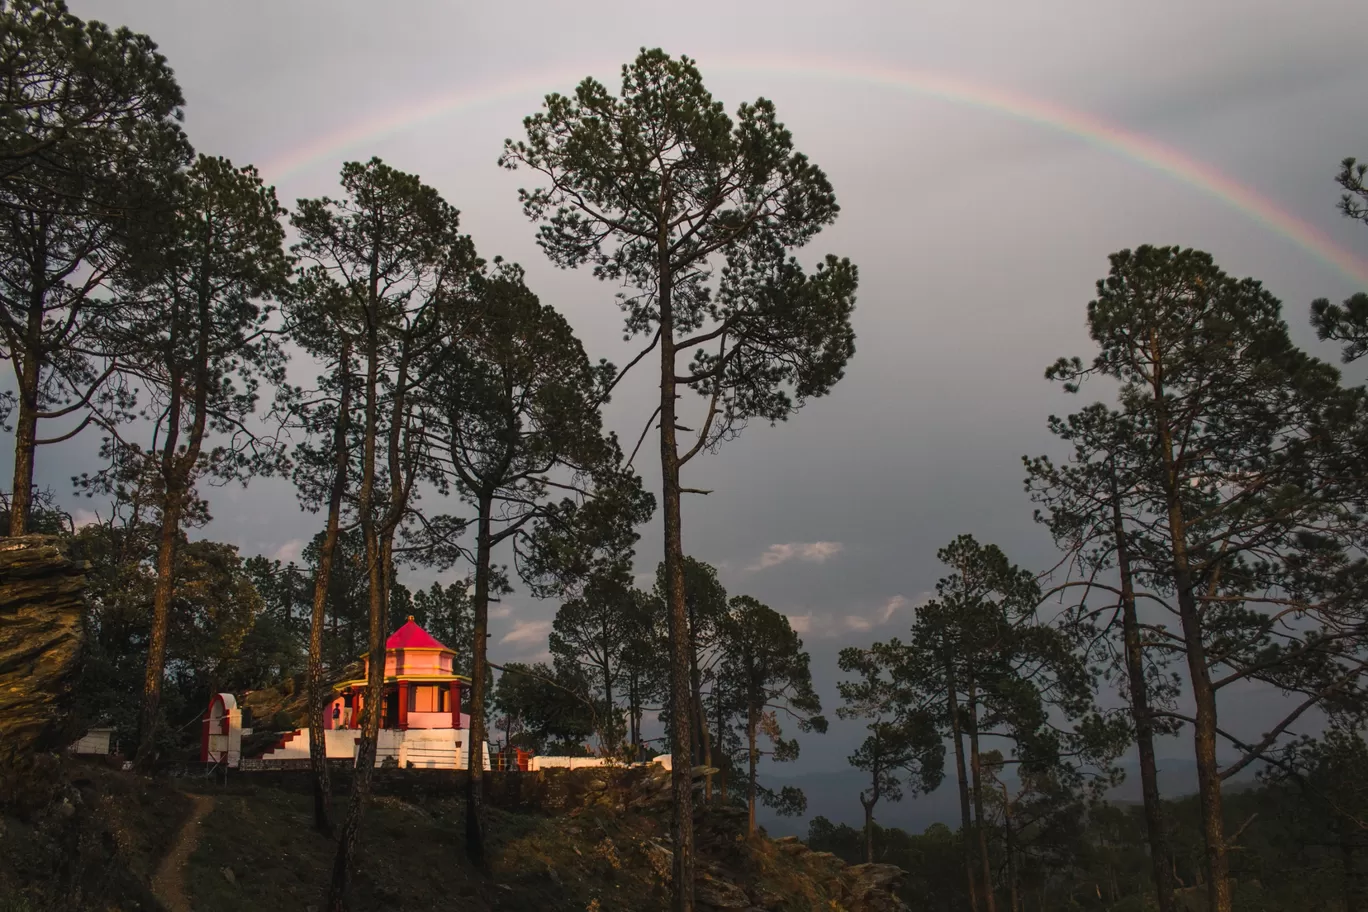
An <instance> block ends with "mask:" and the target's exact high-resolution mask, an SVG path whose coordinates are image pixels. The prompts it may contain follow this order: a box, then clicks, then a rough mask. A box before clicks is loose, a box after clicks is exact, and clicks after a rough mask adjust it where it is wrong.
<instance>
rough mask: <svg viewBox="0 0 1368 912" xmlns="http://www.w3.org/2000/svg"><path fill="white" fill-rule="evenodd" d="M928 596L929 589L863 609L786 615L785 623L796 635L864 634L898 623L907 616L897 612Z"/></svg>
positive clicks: (917, 604) (915, 605)
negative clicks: (841, 612)
mask: <svg viewBox="0 0 1368 912" xmlns="http://www.w3.org/2000/svg"><path fill="white" fill-rule="evenodd" d="M930 598H931V593H930V592H923V593H921V594H919V595H917V596H916V597H915V598H910V599H909V598H908V597H907V596H905V595H893V596H889V597H888V598H886V599H884V600H883V602H881V603H880V604H878V605H877V606H876V607H874V608H872V609H870V610H867V611H852V612H849V613H847V614H835V613H832V614H819V613H817V612H814V611H808V612H807V613H805V614H790V615H787V617H788V622H789V625H790V626H791V627H793V630H794V632H795V633H797V634H799V635H800V636H805V637H811V638H814V639H830V638H833V637H841V636H848V635H849V634H852V633H868V632H869V631H871V630H874V629H876V628H879V627H885V626H888V625H890V624H894V623H896V624H897V625H898V626H902V625H903V624H905V623H906V621H907V619H905V618H902V617H899V615H902V614H905V613H906V612H907V611H908V609H912V610H915V609H916V608H917V606H919V605H924V604H925V603H926V601H927V600H928V599H930Z"/></svg>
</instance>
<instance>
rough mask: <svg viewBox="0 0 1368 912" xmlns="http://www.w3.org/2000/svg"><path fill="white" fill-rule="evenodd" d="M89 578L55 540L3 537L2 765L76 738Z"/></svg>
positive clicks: (0, 617) (0, 574) (0, 641)
mask: <svg viewBox="0 0 1368 912" xmlns="http://www.w3.org/2000/svg"><path fill="white" fill-rule="evenodd" d="M85 573H86V565H85V564H84V563H83V562H78V561H73V560H71V559H70V558H68V557H67V556H66V555H65V554H64V553H63V550H62V547H61V545H60V543H59V540H58V539H57V538H55V537H52V536H46V535H26V536H21V537H18V538H0V766H3V765H9V764H12V763H14V761H15V760H16V759H18V758H20V757H24V756H26V755H30V754H32V753H33V752H34V751H41V750H49V749H53V748H58V747H63V746H65V745H66V744H68V743H70V742H71V741H72V740H74V738H75V737H76V736H77V735H79V732H74V731H72V729H71V723H70V718H71V709H72V699H73V696H74V690H75V683H76V677H77V674H78V672H79V669H80V658H81V646H82V643H83V630H82V624H81V616H82V612H83V611H84V610H85V602H84V599H83V594H84V592H85V587H86V580H85Z"/></svg>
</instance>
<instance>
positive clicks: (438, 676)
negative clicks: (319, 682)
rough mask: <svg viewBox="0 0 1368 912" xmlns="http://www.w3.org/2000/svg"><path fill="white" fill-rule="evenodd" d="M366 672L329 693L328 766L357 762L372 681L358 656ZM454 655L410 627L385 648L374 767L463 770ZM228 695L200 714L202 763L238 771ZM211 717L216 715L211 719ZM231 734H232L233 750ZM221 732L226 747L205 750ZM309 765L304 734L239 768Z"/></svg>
mask: <svg viewBox="0 0 1368 912" xmlns="http://www.w3.org/2000/svg"><path fill="white" fill-rule="evenodd" d="M362 658H363V659H364V660H365V670H364V671H363V672H362V676H361V677H360V678H357V679H356V680H351V681H343V682H341V683H340V684H337V685H335V686H334V687H333V690H334V692H335V694H336V695H335V696H334V698H333V700H332V702H331V703H329V704H328V706H327V708H326V709H325V710H324V713H323V729H324V731H323V741H324V745H325V749H326V751H327V756H328V759H329V760H348V759H349V760H353V761H354V760H355V758H356V750H357V744H358V743H359V742H360V740H361V732H360V725H361V719H362V713H363V712H364V711H365V690H366V680H367V677H368V675H369V674H370V661H371V657H370V655H369V654H367V655H364V656H362ZM455 658H456V653H455V651H454V650H451V649H448V648H447V647H446V646H444V645H442V644H441V643H440V642H438V641H437V640H436V639H435V638H433V636H432V635H431V634H429V633H428V632H427V631H426V630H424V629H423V628H422V627H419V626H418V625H417V624H416V623H415V622H414V620H413V617H412V616H410V617H409V619H408V621H407V622H406V623H405V624H404V625H403V626H402V627H400V628H399V629H398V630H396V631H395V632H394V634H393V635H391V636H390V638H389V639H388V640H386V641H385V672H384V686H383V690H382V696H381V701H382V702H381V706H380V712H381V715H380V731H379V734H378V736H377V739H376V755H375V760H376V763H377V764H379V763H382V762H384V761H386V760H388V759H391V758H392V759H394V760H395V761H397V763H398V765H399V766H400V767H401V768H407V767H423V768H428V769H464V768H465V766H466V763H465V755H464V753H463V751H464V750H466V749H468V746H467V742H468V741H469V737H468V734H469V730H470V716H469V715H468V714H467V713H463V712H461V706H462V704H463V703H464V702H465V701H464V700H463V697H464V696H465V694H466V691H467V690H468V689H469V687H470V679H469V678H467V677H465V676H463V675H458V674H456V673H455V670H454V664H453V663H454V662H455ZM224 698H226V700H227V701H232V699H233V698H232V697H231V696H229V695H227V694H218V695H216V696H215V698H214V700H212V701H211V702H210V705H209V712H207V713H206V714H205V721H204V725H205V733H206V734H205V739H206V740H205V743H204V749H203V751H202V754H203V756H202V757H201V759H202V760H205V761H207V762H213V761H214V760H215V759H217V758H219V757H220V756H221V757H222V758H223V760H222V761H221V762H223V761H226V762H227V764H228V765H229V766H238V765H239V763H238V758H239V757H240V756H241V725H242V714H241V712H239V711H238V710H237V707H236V704H235V703H233V704H232V706H231V707H230V708H225V707H228V704H227V703H225V702H224ZM216 713H217V715H216ZM234 728H236V731H237V732H238V733H237V735H236V742H235V743H230V742H232V739H233V737H234V735H233V734H232V732H233V730H234ZM211 729H213V730H214V731H215V732H217V731H219V730H220V729H223V730H224V734H225V736H226V737H227V738H228V739H229V741H228V742H224V743H223V746H222V748H221V749H219V751H218V753H215V749H218V748H219V744H220V742H219V741H213V742H212V743H211V740H210V739H211V735H210V734H209V732H210V730H211ZM483 749H484V752H485V767H484V768H485V769H491V768H492V767H491V766H490V756H489V745H488V744H485V745H483ZM308 759H309V732H308V729H296V730H295V731H293V732H291V733H289V734H287V735H285V736H284V737H282V738H281V740H280V741H279V742H278V743H277V744H276V745H275V746H274V747H273V748H272V749H271V750H269V751H267V752H266V753H265V754H263V755H262V756H261V758H260V760H259V761H249V763H248V764H245V765H244V766H257V764H258V762H259V763H261V765H263V766H267V765H272V764H274V763H275V762H279V761H301V760H308Z"/></svg>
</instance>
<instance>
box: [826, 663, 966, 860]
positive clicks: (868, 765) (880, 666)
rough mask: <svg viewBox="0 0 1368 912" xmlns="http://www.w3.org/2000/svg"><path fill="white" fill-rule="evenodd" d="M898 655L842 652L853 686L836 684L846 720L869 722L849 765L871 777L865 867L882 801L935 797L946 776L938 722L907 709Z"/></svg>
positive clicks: (921, 710) (863, 800) (866, 794)
mask: <svg viewBox="0 0 1368 912" xmlns="http://www.w3.org/2000/svg"><path fill="white" fill-rule="evenodd" d="M900 659H901V654H900V650H898V649H897V648H894V649H892V650H890V649H888V648H887V647H881V646H877V645H876V646H875V647H873V648H870V649H860V648H858V647H854V646H848V647H846V648H845V649H842V650H841V654H840V658H839V664H840V668H841V670H842V671H844V672H846V673H847V674H857V675H859V677H858V678H856V679H855V680H852V681H842V682H840V683H839V684H837V685H836V686H837V689H838V690H839V691H840V694H841V699H842V700H843V701H845V702H844V705H843V706H841V707H840V708H839V709H837V710H836V715H837V716H839V717H840V718H842V719H864V720H868V725H867V729H868V731H869V735H868V736H867V737H866V738H865V740H864V741H863V742H861V744H860V746H859V747H858V748H857V749H856V750H855V753H853V754H851V755H850V765H851V766H853V767H855V768H856V769H859V770H864V771H865V772H866V773H868V774H869V788H868V789H867V790H864V791H861V792H860V806H861V807H862V808H864V817H865V822H864V838H865V861H866V862H868V863H871V864H872V863H873V862H874V807H875V805H877V804H878V803H879V801H880V800H882V799H884V798H887V799H888V800H889V801H901V800H902V799H903V797H904V794H905V793H904V788H906V790H907V792H910V793H911V794H912V795H918V794H926V793H928V792H931V791H934V790H935V789H936V788H937V787H938V786H939V785H940V783H941V779H942V778H943V777H944V775H945V742H944V741H943V740H942V739H941V733H940V728H939V726H938V725H937V724H936V719H935V716H934V715H933V714H932V713H930V712H929V711H928V710H927V708H926V707H923V706H917V705H909V701H908V699H907V698H906V696H905V695H904V694H903V693H902V692H901V689H900V688H899V686H898V683H897V681H896V680H895V678H894V674H895V672H896V663H897V662H898V661H899V660H900Z"/></svg>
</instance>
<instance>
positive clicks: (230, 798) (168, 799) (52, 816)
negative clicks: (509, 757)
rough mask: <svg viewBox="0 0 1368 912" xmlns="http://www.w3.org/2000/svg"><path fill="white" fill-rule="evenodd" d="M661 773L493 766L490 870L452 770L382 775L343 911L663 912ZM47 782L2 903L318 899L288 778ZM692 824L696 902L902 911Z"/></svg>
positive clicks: (783, 854)
mask: <svg viewBox="0 0 1368 912" xmlns="http://www.w3.org/2000/svg"><path fill="white" fill-rule="evenodd" d="M668 781H669V780H668V774H665V773H663V772H661V771H658V770H650V769H636V770H630V771H626V772H622V771H618V772H612V773H606V772H603V771H597V770H581V771H574V772H571V771H554V772H552V773H539V774H527V773H523V774H508V775H506V776H504V777H498V776H496V777H494V778H493V780H492V787H491V796H490V797H491V802H492V804H493V805H494V806H493V807H492V808H491V812H490V828H491V834H490V835H491V840H490V865H489V870H488V871H486V872H480V871H476V870H474V869H472V868H471V867H469V866H468V865H467V864H466V863H465V861H464V856H463V851H462V842H463V836H462V834H463V832H464V830H463V827H464V818H463V806H462V801H461V799H460V795H461V777H460V775H459V774H454V773H449V772H443V771H437V770H418V771H415V770H405V771H402V772H401V771H384V772H377V777H376V792H377V796H376V798H375V799H374V801H373V803H372V805H371V806H370V808H369V809H368V812H367V816H366V819H365V824H364V835H363V837H362V840H361V843H360V848H359V851H358V856H357V873H356V876H355V878H354V893H353V908H354V909H356V910H376V909H385V910H395V912H402V910H414V912H417V910H429V909H438V908H449V907H452V906H453V905H459V907H460V908H462V909H467V910H476V912H495V910H523V909H535V910H538V912H588V910H596V912H628V910H650V909H664V908H666V907H667V906H668V901H667V890H668V878H669V871H670V852H669V849H668V844H669V840H668V833H667V830H666V827H667V825H668V818H669V790H668ZM49 782H50V783H51V785H50V787H49V788H48V789H47V793H46V794H45V795H44V796H41V797H40V796H39V795H38V794H37V793H36V792H35V793H34V796H33V800H31V801H30V802H29V803H28V805H27V806H26V807H23V808H15V809H14V810H7V811H5V812H4V816H0V898H3V899H0V910H3V912H36V910H40V909H42V910H47V909H53V910H56V909H92V910H93V909H99V910H101V912H110V910H119V912H133V910H152V909H158V908H165V909H168V910H171V912H176V910H177V909H180V908H185V909H194V910H196V912H216V910H224V912H229V910H231V912H241V910H243V909H272V908H293V909H301V910H303V909H308V908H311V907H315V908H316V907H317V906H318V905H319V902H320V898H321V896H320V894H321V889H322V886H323V884H324V883H325V882H326V879H327V876H328V872H329V870H330V868H331V864H332V859H333V843H332V841H331V840H329V839H326V838H324V837H322V836H320V835H318V834H316V833H314V832H313V831H312V830H311V829H310V827H309V822H310V799H309V797H308V795H307V794H306V788H305V786H307V782H306V781H305V780H304V778H303V777H301V776H300V775H298V774H270V773H263V774H256V775H253V774H242V775H237V776H234V777H231V778H230V779H229V781H228V782H227V783H226V784H224V783H211V782H209V781H207V780H189V779H185V780H180V781H179V782H175V783H172V782H168V781H148V780H143V779H139V778H137V777H134V776H132V775H130V774H125V773H121V772H116V771H113V770H110V769H106V768H104V767H101V766H96V765H89V764H81V763H72V764H70V765H68V766H67V767H66V768H65V769H63V770H62V771H61V772H60V773H59V774H52V775H50V776H49ZM339 785H341V786H345V782H340V783H339ZM696 820H697V827H696V833H697V835H696V839H697V845H698V853H699V875H698V892H697V895H698V899H699V903H700V909H705V910H712V909H737V910H751V912H760V910H773V912H800V910H804V912H805V910H811V909H817V908H820V909H830V910H846V912H899V910H904V909H906V908H907V907H906V906H904V905H903V904H902V903H901V902H900V901H899V900H897V899H894V898H893V895H892V893H891V892H890V891H891V890H892V889H895V888H896V886H897V883H898V881H899V880H900V877H901V872H900V871H898V869H896V868H893V867H891V866H888V865H857V866H847V865H845V864H844V863H843V862H841V861H839V860H838V859H836V858H835V857H834V856H832V855H829V854H826V853H820V852H809V851H808V850H807V848H806V847H805V846H803V845H802V844H801V843H798V842H796V841H793V840H780V841H775V840H771V839H769V838H766V837H763V836H759V837H756V838H752V839H748V838H747V837H746V836H745V834H744V815H743V813H742V812H741V811H739V810H738V809H735V808H722V809H710V810H708V811H705V812H702V813H700V814H699V815H698V816H697V818H696ZM187 822H190V826H188V827H187V826H186V823H187ZM168 855H169V856H170V857H171V862H170V863H169V864H167V865H164V866H161V867H162V870H161V871H160V872H159V871H158V870H157V868H158V867H159V864H158V862H159V861H160V860H161V859H163V858H164V857H167V856H168ZM178 861H183V862H184V867H183V868H182V867H180V866H179V865H178V864H177V862H178ZM154 893H155V894H156V896H157V898H158V899H159V900H160V901H161V903H160V904H159V903H158V902H157V900H154V899H153V898H152V897H153V894H154Z"/></svg>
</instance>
